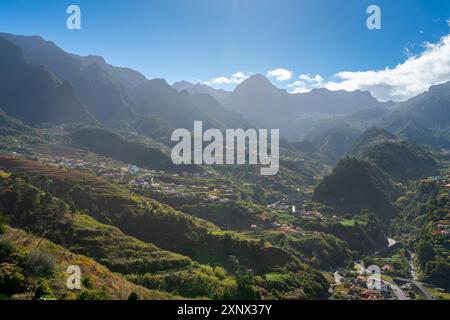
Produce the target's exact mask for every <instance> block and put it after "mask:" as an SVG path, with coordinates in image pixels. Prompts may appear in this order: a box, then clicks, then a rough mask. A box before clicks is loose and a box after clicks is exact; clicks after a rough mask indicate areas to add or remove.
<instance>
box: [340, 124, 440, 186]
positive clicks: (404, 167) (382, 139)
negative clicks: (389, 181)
mask: <svg viewBox="0 0 450 320" xmlns="http://www.w3.org/2000/svg"><path fill="white" fill-rule="evenodd" d="M349 154H350V155H352V156H354V157H356V158H358V159H360V160H364V161H368V162H370V163H372V164H373V165H375V166H376V167H378V168H379V169H380V170H382V171H384V172H385V173H386V174H388V175H389V176H390V177H391V178H393V179H398V180H400V181H406V180H416V179H420V178H425V177H429V176H436V175H438V174H439V170H438V165H437V163H436V161H435V160H434V159H433V157H432V155H431V154H430V153H429V152H428V151H427V150H425V149H424V148H423V147H421V146H419V145H416V144H415V143H413V142H409V141H406V140H399V139H397V137H396V136H394V135H393V134H391V133H389V132H387V131H384V130H380V129H377V128H373V129H370V130H368V131H366V132H364V133H363V134H362V135H361V137H360V138H359V139H358V141H357V142H356V144H355V146H354V147H353V149H352V150H351V151H350V152H349Z"/></svg>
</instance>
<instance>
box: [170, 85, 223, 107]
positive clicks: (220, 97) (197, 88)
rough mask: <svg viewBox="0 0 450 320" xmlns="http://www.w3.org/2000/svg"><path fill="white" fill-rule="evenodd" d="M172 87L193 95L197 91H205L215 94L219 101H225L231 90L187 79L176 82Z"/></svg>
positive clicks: (205, 92)
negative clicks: (191, 81) (215, 87)
mask: <svg viewBox="0 0 450 320" xmlns="http://www.w3.org/2000/svg"><path fill="white" fill-rule="evenodd" d="M172 87H174V88H175V89H177V90H178V91H180V92H181V91H183V90H186V91H187V92H189V93H190V94H191V95H194V94H195V93H204V94H210V95H211V96H213V97H214V98H215V99H216V100H217V101H219V102H220V101H223V100H224V99H225V98H227V97H228V96H229V95H230V92H229V91H225V90H222V89H214V88H212V87H210V86H208V85H206V84H200V83H197V84H193V83H190V82H187V81H178V82H175V83H174V84H173V85H172Z"/></svg>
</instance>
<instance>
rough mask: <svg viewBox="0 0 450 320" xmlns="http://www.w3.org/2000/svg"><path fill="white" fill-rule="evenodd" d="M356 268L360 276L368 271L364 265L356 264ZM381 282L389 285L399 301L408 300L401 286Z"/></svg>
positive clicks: (384, 281)
mask: <svg viewBox="0 0 450 320" xmlns="http://www.w3.org/2000/svg"><path fill="white" fill-rule="evenodd" d="M355 266H356V268H357V269H358V272H359V274H364V273H366V270H367V269H366V268H365V267H364V265H363V264H362V263H356V262H355ZM381 281H382V282H383V283H384V284H385V285H387V286H388V287H389V288H391V290H392V292H393V293H394V295H395V297H396V298H397V300H408V297H407V296H406V294H405V292H404V291H403V290H402V289H401V288H400V287H399V286H397V285H396V284H395V283H392V282H389V281H386V280H381Z"/></svg>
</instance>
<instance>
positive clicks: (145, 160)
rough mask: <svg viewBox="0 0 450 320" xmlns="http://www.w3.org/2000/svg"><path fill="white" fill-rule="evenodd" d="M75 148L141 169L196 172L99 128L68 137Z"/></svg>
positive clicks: (81, 131) (191, 167)
mask: <svg viewBox="0 0 450 320" xmlns="http://www.w3.org/2000/svg"><path fill="white" fill-rule="evenodd" d="M70 137H71V139H72V140H73V142H75V144H76V146H78V147H82V148H87V149H88V150H89V151H91V152H94V153H97V154H99V155H102V156H106V157H110V158H113V159H116V160H119V161H123V162H125V163H128V164H134V165H136V166H139V167H142V168H150V169H155V170H166V171H182V170H188V171H192V170H194V171H195V170H198V167H196V166H175V165H174V164H173V163H172V160H171V159H170V157H169V156H168V155H167V154H165V153H163V152H162V151H161V150H159V149H155V148H149V147H147V146H145V145H142V144H139V143H136V142H131V141H128V140H126V139H124V138H123V137H121V136H119V135H117V134H115V133H113V132H111V131H109V130H105V129H101V128H87V129H81V130H78V131H75V132H73V133H72V134H71V135H70Z"/></svg>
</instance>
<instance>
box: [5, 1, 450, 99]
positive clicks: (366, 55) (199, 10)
mask: <svg viewBox="0 0 450 320" xmlns="http://www.w3.org/2000/svg"><path fill="white" fill-rule="evenodd" d="M70 4H76V5H79V6H80V8H81V11H82V29H81V30H72V31H70V30H68V29H67V28H66V26H65V24H66V19H67V14H66V12H65V11H66V8H67V6H68V5H70ZM370 4H376V5H378V6H380V8H381V10H382V29H381V30H368V29H367V27H366V19H367V17H368V15H367V14H366V9H367V7H368V6H369V5H370ZM449 18H450V1H448V0H432V1H430V0H385V1H384V0H371V1H366V0H345V1H344V0H342V1H338V0H121V1H119V0H83V1H75V0H71V1H66V0H46V1H42V0H28V1H26V0H2V1H1V2H0V31H3V32H11V33H15V34H25V35H40V36H43V37H44V38H46V39H49V40H52V41H53V42H55V43H56V44H57V45H59V46H61V47H62V48H64V49H65V50H66V51H69V52H73V53H78V54H84V55H86V54H97V55H102V56H104V57H105V58H106V59H107V61H108V62H110V63H111V64H114V65H120V66H129V67H132V68H135V69H137V70H139V71H141V72H142V73H144V74H145V75H146V76H147V77H149V78H155V77H158V78H165V79H167V80H168V81H169V82H173V81H176V80H181V79H185V80H188V81H208V80H209V81H210V82H209V83H211V84H213V85H215V86H218V87H220V86H222V87H228V88H229V87H232V86H233V85H234V84H226V83H223V82H224V81H216V83H215V82H214V81H211V79H214V78H219V79H220V77H225V78H227V79H230V77H231V75H232V74H235V73H237V72H241V73H242V74H238V76H239V75H241V76H242V78H245V77H246V76H248V75H249V74H251V73H262V74H267V72H268V70H272V69H277V68H282V69H286V70H289V71H291V72H292V78H291V79H289V80H287V81H277V80H276V79H275V78H272V81H273V82H274V83H276V84H277V85H279V86H281V87H285V88H287V89H289V90H291V91H294V90H295V89H296V86H295V81H297V82H298V83H297V87H298V88H299V89H298V92H300V91H301V90H302V88H303V87H305V88H309V87H310V86H311V84H312V85H317V83H316V84H314V81H315V80H311V79H316V80H320V79H323V81H319V82H320V85H322V82H333V79H335V75H336V74H337V73H339V72H343V71H347V72H357V71H368V70H384V69H385V68H386V67H389V68H395V67H396V66H397V65H398V64H401V63H403V62H404V61H405V60H406V59H407V57H408V56H411V55H412V56H414V55H419V56H420V55H421V54H422V52H423V51H424V47H423V44H424V43H427V42H428V43H433V44H436V43H439V41H442V40H441V39H442V37H444V36H446V35H448V34H449V24H448V22H447V20H448V19H449ZM300 75H303V76H302V79H299V78H298V77H299V76H300ZM316 75H320V78H316ZM352 76H354V75H353V74H352ZM308 77H310V78H308ZM239 79H240V78H239V77H238V80H239ZM239 81H240V80H239ZM340 81H342V79H340ZM430 81H431V80H430ZM225 82H226V81H225ZM300 82H302V83H300ZM316 82H317V81H316ZM431 84H432V83H431ZM354 86H355V85H354V83H352V85H348V88H350V89H352V88H353V87H354ZM360 86H361V88H363V89H364V88H365V87H364V86H362V85H360V84H358V85H357V86H356V87H357V88H360ZM330 87H331V86H330ZM337 88H340V87H337ZM342 88H344V89H346V88H347V87H345V86H344V87H342ZM369 89H370V88H369ZM389 97H390V96H389V95H388V96H387V97H386V99H387V98H389Z"/></svg>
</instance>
